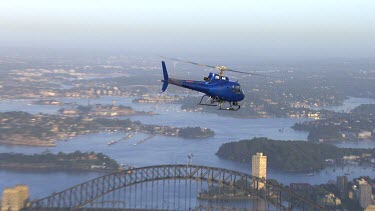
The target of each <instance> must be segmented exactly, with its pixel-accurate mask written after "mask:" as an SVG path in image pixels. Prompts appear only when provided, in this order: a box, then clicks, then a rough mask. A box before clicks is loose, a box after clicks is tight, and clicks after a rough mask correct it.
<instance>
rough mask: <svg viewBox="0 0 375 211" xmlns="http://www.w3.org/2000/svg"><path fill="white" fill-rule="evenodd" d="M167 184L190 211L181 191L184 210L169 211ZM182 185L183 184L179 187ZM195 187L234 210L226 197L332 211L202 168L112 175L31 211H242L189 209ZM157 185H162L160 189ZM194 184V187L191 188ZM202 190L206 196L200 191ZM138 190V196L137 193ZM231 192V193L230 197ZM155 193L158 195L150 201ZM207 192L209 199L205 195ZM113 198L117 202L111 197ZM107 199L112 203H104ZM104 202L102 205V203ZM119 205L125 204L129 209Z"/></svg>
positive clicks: (35, 204) (234, 174)
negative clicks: (171, 182) (211, 191)
mask: <svg viewBox="0 0 375 211" xmlns="http://www.w3.org/2000/svg"><path fill="white" fill-rule="evenodd" d="M181 180H182V181H184V182H185V187H184V186H183V185H182V186H181V184H180V181H181ZM165 181H168V185H169V183H170V181H173V183H174V189H173V188H171V189H172V192H174V193H173V194H174V195H177V194H176V193H177V190H176V186H179V187H182V189H183V191H185V195H184V196H185V206H180V201H181V197H180V189H178V195H179V196H178V199H177V200H178V206H173V207H172V206H171V207H172V208H171V207H170V206H169V205H171V203H170V202H169V201H168V206H164V203H166V204H167V202H165V200H166V199H164V195H165V191H164V184H165V183H166V182H165ZM176 181H178V183H177V182H176ZM187 181H189V182H187ZM159 182H160V183H162V184H163V186H162V187H160V185H159ZM192 182H193V183H195V184H196V186H197V188H196V189H195V191H196V192H197V197H198V198H201V199H206V200H208V201H212V200H221V199H222V200H223V201H226V203H227V204H228V198H225V197H229V198H230V199H232V198H233V199H234V198H236V197H237V199H238V197H239V196H241V199H247V200H248V199H257V200H262V201H263V202H265V203H263V204H265V206H264V208H262V210H329V209H327V208H325V207H322V206H321V205H319V204H317V203H315V202H313V201H310V200H309V199H307V198H304V197H302V196H300V195H298V194H296V193H294V192H291V191H290V190H288V189H286V188H284V187H282V186H280V185H278V184H274V183H272V182H269V181H268V182H267V181H266V180H264V179H261V178H257V177H254V176H252V175H249V174H246V173H242V172H238V171H233V170H227V169H223V168H216V167H207V166H197V165H158V166H148V167H142V168H135V169H131V170H126V171H120V172H115V173H111V174H108V175H104V176H101V177H98V178H95V179H92V180H90V181H87V182H84V183H81V184H78V185H76V186H74V187H71V188H69V189H66V190H64V191H61V192H58V193H54V194H53V195H51V196H48V197H46V198H43V199H39V200H34V201H32V202H31V203H30V204H29V207H28V208H26V209H25V210H109V209H110V210H124V209H121V207H122V208H126V210H170V209H171V210H238V209H236V208H225V206H216V208H215V206H213V205H212V204H211V205H210V204H206V205H205V204H201V205H195V206H193V207H191V205H190V204H189V205H188V206H187V201H186V200H187V199H186V198H187V197H188V196H187V189H189V188H190V197H191V192H192V191H191V189H192ZM148 183H151V184H152V185H149V186H151V189H150V190H149V189H148V187H147V184H148ZM154 183H157V184H156V185H154ZM188 183H189V184H190V187H188V186H189V185H187V184H188ZM203 183H204V184H207V189H210V190H216V192H215V191H213V193H214V194H211V195H210V194H207V193H209V191H208V192H207V191H205V192H204V191H202V190H203V186H202V184H203ZM143 184H146V188H145V190H143V186H144V185H143ZM176 184H177V185H176ZM199 184H200V188H201V189H200V190H201V191H199ZM137 185H138V186H141V188H140V192H141V193H140V195H139V193H138V194H137V193H136V194H135V195H134V196H133V199H132V198H131V197H132V195H130V199H129V196H128V195H129V194H130V192H134V190H133V191H132V189H131V188H132V187H134V186H135V187H137ZM214 185H216V186H214ZM215 187H216V189H215ZM129 188H130V191H129ZM159 188H160V189H161V188H163V192H162V193H161V192H160V191H159V190H157V192H156V195H155V196H153V193H154V192H155V191H156V190H155V189H159ZM134 189H135V191H137V189H136V188H134ZM121 190H123V193H122V192H121V193H122V194H117V196H116V195H115V193H116V192H120V191H121ZM228 190H231V191H229V192H228ZM217 191H218V192H217ZM220 191H222V193H220ZM150 192H151V193H152V194H151V196H150V197H149V198H148V196H149V194H150ZM168 192H169V193H166V195H169V196H171V195H172V194H171V192H170V191H169V186H168ZM202 192H204V193H206V194H202ZM112 194H113V196H111V195H112ZM161 195H162V196H163V198H162V203H163V206H162V207H159V205H158V204H157V205H156V207H155V205H154V203H153V202H152V204H151V205H150V201H151V200H152V201H154V197H160V199H155V201H158V203H159V201H161V197H162V196H161ZM137 196H138V200H137ZM223 196H225V197H223ZM106 197H107V199H106V200H104V198H106ZM116 197H117V200H116ZM134 197H135V200H134ZM142 197H143V199H142ZM151 197H152V199H151ZM231 197H232V198H231ZM139 198H140V200H141V207H142V206H143V205H142V201H143V200H145V203H146V205H145V206H144V207H142V208H141V209H140V208H139V207H138V208H137V205H136V203H138V201H139ZM174 198H176V196H174ZM182 198H183V197H182ZM100 199H102V200H101V201H100ZM168 200H169V199H168ZM189 200H191V199H189ZM132 201H135V203H134V204H135V205H133V206H131V202H132ZM129 202H130V203H129ZM98 203H99V204H101V207H100V208H98V206H96V205H97V204H98ZM147 203H148V204H147ZM175 203H176V201H174V202H173V204H174V205H175ZM189 203H190V201H189ZM115 204H117V206H118V209H115V208H114V205H115ZM118 204H122V205H123V206H120V205H118ZM138 206H139V205H138ZM244 209H245V210H251V209H249V208H248V207H245V208H242V209H241V210H244ZM253 209H254V208H253Z"/></svg>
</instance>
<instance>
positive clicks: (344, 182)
mask: <svg viewBox="0 0 375 211" xmlns="http://www.w3.org/2000/svg"><path fill="white" fill-rule="evenodd" d="M336 186H337V189H338V190H339V194H340V197H341V198H346V197H348V178H347V177H346V176H337V180H336Z"/></svg>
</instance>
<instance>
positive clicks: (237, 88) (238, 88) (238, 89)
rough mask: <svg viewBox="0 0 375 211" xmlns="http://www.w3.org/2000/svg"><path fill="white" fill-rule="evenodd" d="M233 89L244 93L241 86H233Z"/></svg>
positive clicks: (238, 92) (235, 91)
mask: <svg viewBox="0 0 375 211" xmlns="http://www.w3.org/2000/svg"><path fill="white" fill-rule="evenodd" d="M232 91H233V92H234V93H236V94H242V93H243V91H242V88H241V87H240V86H232Z"/></svg>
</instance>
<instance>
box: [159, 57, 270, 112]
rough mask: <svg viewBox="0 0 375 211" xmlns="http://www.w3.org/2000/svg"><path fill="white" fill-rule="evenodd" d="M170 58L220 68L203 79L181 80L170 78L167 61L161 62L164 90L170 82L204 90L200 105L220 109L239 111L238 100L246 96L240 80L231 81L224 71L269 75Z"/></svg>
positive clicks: (200, 90)
mask: <svg viewBox="0 0 375 211" xmlns="http://www.w3.org/2000/svg"><path fill="white" fill-rule="evenodd" d="M168 59H171V60H174V61H178V62H184V63H189V64H193V65H199V66H203V67H209V68H215V69H218V70H219V71H220V72H219V74H216V73H210V74H209V75H208V77H204V78H203V81H193V80H180V79H174V78H169V76H168V72H167V67H166V65H165V62H164V61H162V62H161V63H162V67H163V75H164V79H163V80H161V81H162V82H163V87H162V92H164V91H165V90H167V87H168V84H173V85H176V86H180V87H183V88H187V89H191V90H194V91H198V92H202V93H204V95H203V96H202V98H201V100H200V102H199V103H198V105H204V106H218V107H219V109H220V110H231V111H237V110H238V109H240V108H241V105H239V104H238V102H240V101H242V100H243V99H244V98H245V94H244V92H243V90H242V88H241V85H240V84H239V83H238V82H234V81H230V80H229V78H228V77H227V76H225V75H224V71H231V72H236V73H243V74H248V75H257V76H262V77H269V76H266V75H261V74H255V73H248V72H242V71H237V70H232V69H228V68H226V67H224V66H212V65H205V64H199V63H195V62H190V61H184V60H180V59H173V58H168ZM205 98H208V99H207V100H206V101H203V100H204V99H205ZM207 102H209V103H207ZM224 103H228V104H229V107H226V108H223V104H224Z"/></svg>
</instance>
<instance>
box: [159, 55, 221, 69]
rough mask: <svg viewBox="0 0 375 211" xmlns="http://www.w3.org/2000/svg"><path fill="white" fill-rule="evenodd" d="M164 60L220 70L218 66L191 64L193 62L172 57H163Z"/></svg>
mask: <svg viewBox="0 0 375 211" xmlns="http://www.w3.org/2000/svg"><path fill="white" fill-rule="evenodd" d="M162 58H164V59H169V60H174V61H178V62H184V63H188V64H193V65H198V66H202V67H210V68H216V69H218V68H219V67H218V66H213V65H208V64H199V63H196V62H191V61H187V60H182V59H176V58H170V57H165V56H162Z"/></svg>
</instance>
